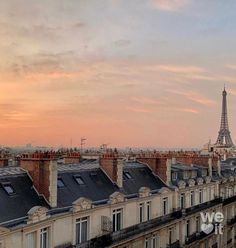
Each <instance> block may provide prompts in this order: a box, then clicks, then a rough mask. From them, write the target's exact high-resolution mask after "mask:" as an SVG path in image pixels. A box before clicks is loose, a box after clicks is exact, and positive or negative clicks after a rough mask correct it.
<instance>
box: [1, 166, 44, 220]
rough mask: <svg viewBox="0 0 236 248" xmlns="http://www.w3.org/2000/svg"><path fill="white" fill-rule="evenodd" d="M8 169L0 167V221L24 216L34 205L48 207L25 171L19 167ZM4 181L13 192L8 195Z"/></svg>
mask: <svg viewBox="0 0 236 248" xmlns="http://www.w3.org/2000/svg"><path fill="white" fill-rule="evenodd" d="M9 169H10V170H9ZM9 169H8V168H6V169H5V168H4V169H2V168H1V169H0V199H1V200H0V201H1V204H0V223H2V222H5V221H8V220H13V219H17V218H21V217H25V216H26V215H27V213H28V211H29V210H30V209H31V208H32V207H34V206H46V207H48V206H47V203H46V202H45V201H44V199H43V198H40V197H39V196H38V194H37V193H36V191H35V190H34V189H33V187H32V181H31V179H30V178H29V177H28V175H27V174H26V173H25V172H23V171H21V170H20V168H9ZM14 172H15V173H14ZM5 183H7V184H8V183H9V184H10V185H11V186H12V188H13V189H14V191H15V193H13V194H12V195H8V193H7V192H6V191H5V190H4V188H3V184H5Z"/></svg>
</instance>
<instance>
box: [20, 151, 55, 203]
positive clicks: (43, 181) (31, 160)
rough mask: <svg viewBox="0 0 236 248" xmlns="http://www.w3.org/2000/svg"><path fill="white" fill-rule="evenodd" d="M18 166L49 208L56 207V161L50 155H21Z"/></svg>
mask: <svg viewBox="0 0 236 248" xmlns="http://www.w3.org/2000/svg"><path fill="white" fill-rule="evenodd" d="M20 166H21V168H23V169H24V170H26V171H27V172H28V173H29V175H30V176H31V178H32V180H33V185H34V187H35V189H36V190H37V191H38V193H39V194H41V195H43V196H44V198H45V199H46V200H47V202H48V203H49V205H50V206H51V207H56V206H57V161H56V160H55V158H54V157H53V155H52V154H48V153H45V154H31V155H28V154H25V155H22V157H21V160H20Z"/></svg>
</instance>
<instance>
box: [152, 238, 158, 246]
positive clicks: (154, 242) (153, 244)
mask: <svg viewBox="0 0 236 248" xmlns="http://www.w3.org/2000/svg"><path fill="white" fill-rule="evenodd" d="M157 242H158V240H157V236H156V235H153V236H152V241H151V248H157Z"/></svg>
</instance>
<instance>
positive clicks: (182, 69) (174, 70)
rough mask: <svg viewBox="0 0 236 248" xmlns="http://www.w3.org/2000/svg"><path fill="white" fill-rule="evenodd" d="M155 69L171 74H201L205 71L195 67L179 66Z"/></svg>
mask: <svg viewBox="0 0 236 248" xmlns="http://www.w3.org/2000/svg"><path fill="white" fill-rule="evenodd" d="M156 68H157V69H159V70H161V71H166V72H172V73H202V72H204V71H205V70H204V69H203V68H201V67H197V66H179V65H157V66H156Z"/></svg>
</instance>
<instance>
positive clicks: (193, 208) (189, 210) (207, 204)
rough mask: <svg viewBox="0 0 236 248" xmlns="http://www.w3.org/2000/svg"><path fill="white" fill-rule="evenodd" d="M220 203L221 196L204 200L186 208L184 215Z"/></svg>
mask: <svg viewBox="0 0 236 248" xmlns="http://www.w3.org/2000/svg"><path fill="white" fill-rule="evenodd" d="M220 203H222V198H221V197H219V198H216V199H214V200H211V201H208V202H204V203H201V204H198V205H196V206H192V207H190V208H186V209H185V215H190V214H194V213H197V212H198V211H202V210H204V209H207V208H210V207H214V206H216V205H218V204H220Z"/></svg>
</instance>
